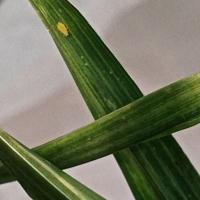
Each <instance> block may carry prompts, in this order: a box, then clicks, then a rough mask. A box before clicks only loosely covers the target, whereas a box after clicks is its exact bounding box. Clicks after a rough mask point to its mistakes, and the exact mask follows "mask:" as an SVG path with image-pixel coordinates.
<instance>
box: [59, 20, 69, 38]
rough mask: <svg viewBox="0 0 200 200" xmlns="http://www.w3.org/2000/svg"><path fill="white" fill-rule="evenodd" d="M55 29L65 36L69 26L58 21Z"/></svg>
mask: <svg viewBox="0 0 200 200" xmlns="http://www.w3.org/2000/svg"><path fill="white" fill-rule="evenodd" d="M57 29H58V30H59V31H60V32H61V33H62V34H63V35H64V36H65V37H67V36H69V28H68V26H66V25H65V24H63V23H62V22H58V24H57Z"/></svg>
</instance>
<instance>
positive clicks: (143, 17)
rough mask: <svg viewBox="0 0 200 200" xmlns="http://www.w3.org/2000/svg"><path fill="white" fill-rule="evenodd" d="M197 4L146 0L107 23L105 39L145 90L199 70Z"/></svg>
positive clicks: (199, 16)
mask: <svg viewBox="0 0 200 200" xmlns="http://www.w3.org/2000/svg"><path fill="white" fill-rule="evenodd" d="M199 7H200V1H199V0H191V1H188V0H176V1H174V0H165V1H163V0H149V1H145V2H144V3H143V4H140V5H139V6H138V7H136V8H129V9H128V10H126V11H125V12H123V13H122V14H120V15H119V16H118V17H117V18H115V19H114V20H113V22H112V23H111V24H110V26H108V27H109V28H108V29H107V32H106V33H105V35H104V36H105V40H106V42H108V44H109V45H110V46H111V47H112V49H113V51H114V54H115V55H116V56H117V57H118V58H119V59H120V61H121V63H122V64H123V66H125V68H126V69H127V70H128V72H129V74H131V75H132V76H133V78H134V79H135V80H136V82H137V83H138V84H139V85H140V87H141V89H142V90H143V91H144V92H145V93H149V92H151V91H152V90H155V89H158V88H159V87H162V86H164V85H166V84H168V83H170V82H172V81H176V80H177V79H180V78H182V77H184V76H187V75H189V74H191V73H193V72H197V71H199V69H200V12H199Z"/></svg>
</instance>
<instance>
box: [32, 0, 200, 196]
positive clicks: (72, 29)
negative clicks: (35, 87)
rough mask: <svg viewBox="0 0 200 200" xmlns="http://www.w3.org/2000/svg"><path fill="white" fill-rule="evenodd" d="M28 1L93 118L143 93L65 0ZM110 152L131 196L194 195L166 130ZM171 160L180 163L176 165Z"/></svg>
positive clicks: (198, 181) (192, 173)
mask: <svg viewBox="0 0 200 200" xmlns="http://www.w3.org/2000/svg"><path fill="white" fill-rule="evenodd" d="M31 2H32V3H33V5H34V7H35V8H36V10H37V11H38V13H39V14H40V16H41V18H42V20H43V21H44V22H45V24H46V25H47V27H48V29H49V30H50V33H51V34H52V36H53V38H54V40H55V42H56V44H57V46H58V48H59V50H60V52H61V54H62V55H63V58H64V60H65V61H66V62H67V64H68V67H69V69H70V71H71V72H72V75H73V77H74V79H75V81H76V83H77V85H78V87H79V89H80V91H81V93H82V95H83V97H84V99H85V101H86V103H87V105H88V107H89V109H90V110H91V112H92V114H93V116H94V118H95V119H98V118H99V117H101V116H103V115H106V114H107V113H110V112H112V111H113V110H115V109H117V108H120V107H122V106H124V105H127V104H128V103H130V102H132V101H133V100H136V99H138V98H140V97H141V96H143V95H142V93H141V91H140V90H139V89H138V87H137V86H136V85H135V83H134V82H133V81H132V80H131V78H130V77H129V76H128V74H127V73H126V72H125V71H124V70H123V68H122V66H121V65H120V63H119V62H118V61H117V59H116V58H115V57H114V56H113V55H112V53H111V52H110V51H109V50H108V48H107V47H106V46H105V45H104V43H103V42H102V41H101V39H100V38H99V37H98V36H97V34H96V33H95V32H94V30H93V29H92V28H91V26H90V25H89V24H88V23H87V21H86V20H85V19H84V17H83V16H82V15H81V14H80V13H79V12H78V11H77V10H76V9H75V8H74V7H73V6H72V5H71V4H70V3H69V2H68V1H66V0H59V1H53V0H48V1H47V0H37V1H36V0H32V1H31ZM122 41H123V35H122ZM147 67H148V66H147ZM155 146H156V147H159V148H160V149H158V148H155ZM151 151H154V152H155V154H152V156H157V157H156V158H155V159H152V160H151V159H149V156H148V154H146V152H151ZM172 152H173V154H172ZM115 158H116V159H117V161H118V164H119V166H120V167H121V169H122V171H123V173H124V175H125V177H126V179H127V181H128V183H129V186H130V188H131V189H132V191H133V192H134V195H135V196H136V198H137V199H148V200H149V199H153V200H155V199H170V200H173V199H177V198H178V199H181V198H182V199H187V198H188V197H191V198H192V199H198V197H199V196H200V178H199V175H198V173H197V172H196V170H195V169H194V167H193V166H192V164H191V163H190V161H189V160H188V158H187V157H186V156H185V154H184V152H183V151H182V150H181V148H180V146H179V145H178V143H177V142H176V141H175V139H174V138H173V137H172V136H169V137H168V138H165V139H161V140H157V141H156V142H152V143H151V142H149V143H148V145H146V144H142V145H135V146H134V147H131V148H130V149H126V150H123V152H117V153H115ZM166 158H168V159H167V160H168V161H167V162H166ZM179 158H182V159H179ZM177 163H178V164H179V165H180V166H182V167H181V168H179V167H177ZM161 164H162V165H161ZM163 165H164V166H163ZM160 166H162V167H163V170H162V176H157V175H158V174H159V171H158V170H159V167H160ZM149 168H151V169H152V170H153V171H151V170H149ZM169 168H170V173H169ZM153 172H154V173H153ZM155 175H156V176H155ZM188 177H190V178H189V179H188ZM193 183H195V184H193ZM169 185H170V187H169ZM174 185H176V187H174ZM174 188H175V189H174Z"/></svg>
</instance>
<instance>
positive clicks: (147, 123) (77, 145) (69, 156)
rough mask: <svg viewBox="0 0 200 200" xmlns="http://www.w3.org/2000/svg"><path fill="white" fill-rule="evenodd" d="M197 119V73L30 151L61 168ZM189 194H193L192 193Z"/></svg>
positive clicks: (199, 113)
mask: <svg viewBox="0 0 200 200" xmlns="http://www.w3.org/2000/svg"><path fill="white" fill-rule="evenodd" d="M199 122H200V73H199V74H196V75H193V76H191V77H189V78H187V79H183V80H181V81H178V82H176V83H174V84H171V85H169V86H167V87H165V88H163V89H160V90H158V91H156V92H154V93H152V94H150V95H147V96H145V97H143V98H141V99H139V100H136V101H135V102H133V103H131V104H129V105H127V106H125V107H123V108H120V109H118V110H116V111H114V112H112V113H111V114H108V115H106V116H104V117H102V118H100V119H98V120H96V121H95V122H93V123H91V124H89V125H87V126H85V127H83V128H81V129H78V130H76V131H74V132H72V133H71V134H68V135H65V136H62V137H60V138H58V139H56V140H53V141H51V142H49V143H46V144H44V145H41V146H39V147H37V148H35V149H34V151H35V152H36V153H38V154H39V155H40V156H42V157H44V158H45V159H47V160H49V161H50V162H52V163H54V164H55V165H56V166H58V167H59V168H62V169H64V168H68V167H72V166H76V165H80V164H82V163H85V162H89V161H91V160H94V159H98V158H101V157H103V156H106V155H109V154H111V153H114V152H116V151H119V150H120V149H123V148H126V147H128V146H131V145H135V144H138V143H141V142H144V141H148V140H152V139H155V138H159V137H163V136H166V135H169V134H172V133H174V132H177V131H179V130H182V129H185V128H187V127H191V126H193V125H195V124H197V123H199ZM148 145H149V144H148ZM154 148H155V147H154ZM154 150H156V149H154ZM149 153H151V152H149ZM153 153H154V152H152V153H151V154H153ZM150 158H151V159H154V158H156V157H150ZM141 159H142V157H141ZM181 167H182V166H181ZM161 169H162V168H161ZM161 169H158V172H159V175H160V174H162V173H161V172H162V171H161ZM3 170H4V169H3V168H1V171H3ZM149 170H150V171H151V168H149ZM162 170H163V169H162ZM169 170H170V169H169ZM178 189H179V188H178ZM175 190H176V188H175ZM190 195H193V196H195V195H196V193H195V192H194V193H192V194H190ZM195 198H196V197H195Z"/></svg>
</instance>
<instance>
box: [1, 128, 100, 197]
mask: <svg viewBox="0 0 200 200" xmlns="http://www.w3.org/2000/svg"><path fill="white" fill-rule="evenodd" d="M0 149H1V151H0V159H1V160H2V161H3V162H4V163H5V165H6V166H7V167H8V168H9V169H10V171H11V173H12V174H13V175H14V176H15V177H16V178H17V180H18V181H19V182H20V183H21V185H22V186H23V187H24V189H25V190H26V192H27V193H28V194H29V195H30V197H32V198H33V199H35V200H41V199H49V200H51V199H52V200H55V199H59V200H103V199H104V198H102V197H100V196H99V195H97V194H96V193H95V192H93V191H91V190H90V189H89V188H87V187H86V186H84V185H82V184H81V183H79V182H78V181H76V180H75V179H74V178H72V177H70V176H69V175H67V174H65V173H64V172H62V171H61V170H59V169H58V168H57V167H55V166H53V165H52V164H51V163H49V162H47V161H46V160H44V159H43V158H41V157H40V156H38V155H37V154H35V153H33V152H31V151H30V150H29V149H28V148H26V147H25V146H23V145H22V144H20V143H19V142H18V141H16V140H15V139H14V138H12V137H11V136H10V135H8V134H7V133H6V132H4V131H3V130H0Z"/></svg>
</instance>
